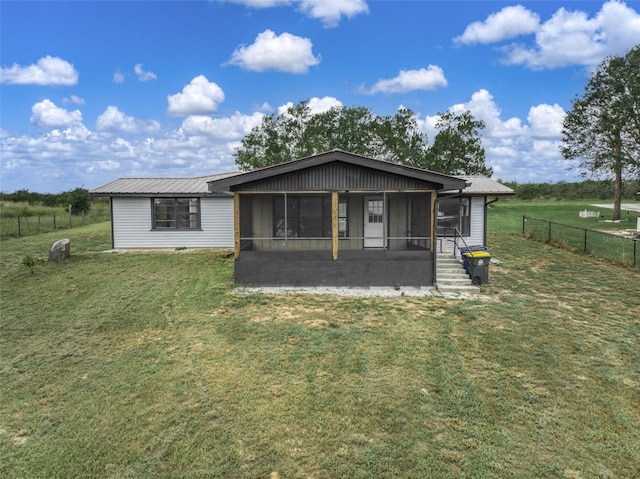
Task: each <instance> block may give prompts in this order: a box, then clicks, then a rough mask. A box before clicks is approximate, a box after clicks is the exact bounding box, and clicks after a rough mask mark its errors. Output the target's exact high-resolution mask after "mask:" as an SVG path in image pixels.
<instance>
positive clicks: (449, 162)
mask: <svg viewBox="0 0 640 479" xmlns="http://www.w3.org/2000/svg"><path fill="white" fill-rule="evenodd" d="M438 116H439V118H438V122H437V123H436V128H438V130H439V131H438V133H437V134H436V137H435V138H434V141H433V145H432V146H431V148H429V151H428V152H427V155H426V157H425V160H424V167H425V168H428V169H431V170H434V171H439V172H441V173H447V174H450V175H463V174H466V175H473V174H480V175H485V176H491V175H492V174H493V169H492V168H489V167H487V166H486V163H485V152H484V148H483V146H482V141H481V137H480V132H481V131H482V129H483V128H484V127H485V123H484V122H483V121H482V120H476V119H475V118H474V116H473V115H472V114H471V112H469V111H464V112H462V113H455V112H453V111H451V110H449V111H447V112H446V113H438Z"/></svg>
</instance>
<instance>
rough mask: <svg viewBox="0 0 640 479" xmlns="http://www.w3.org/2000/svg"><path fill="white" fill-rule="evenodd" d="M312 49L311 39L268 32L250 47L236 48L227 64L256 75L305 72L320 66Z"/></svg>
mask: <svg viewBox="0 0 640 479" xmlns="http://www.w3.org/2000/svg"><path fill="white" fill-rule="evenodd" d="M312 49H313V44H312V43H311V40H309V39H308V38H302V37H298V36H295V35H292V34H290V33H286V32H285V33H283V34H281V35H276V34H275V33H274V32H273V31H271V30H265V31H264V32H262V33H259V34H258V36H257V37H256V39H255V41H254V42H253V43H252V44H251V45H249V46H245V45H242V46H239V47H238V48H236V50H235V51H234V52H233V54H232V55H231V59H230V60H229V62H228V64H230V65H235V66H239V67H240V68H244V69H246V70H253V71H257V72H263V71H267V70H274V71H281V72H285V73H295V74H300V73H306V72H307V71H309V67H312V66H315V65H317V64H319V63H320V57H319V56H318V57H316V56H314V55H313V52H312Z"/></svg>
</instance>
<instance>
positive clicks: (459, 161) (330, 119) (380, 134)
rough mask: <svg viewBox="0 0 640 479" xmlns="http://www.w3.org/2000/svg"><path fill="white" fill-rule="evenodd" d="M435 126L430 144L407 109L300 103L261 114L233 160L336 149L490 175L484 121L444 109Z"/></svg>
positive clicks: (245, 162)
mask: <svg viewBox="0 0 640 479" xmlns="http://www.w3.org/2000/svg"><path fill="white" fill-rule="evenodd" d="M438 126H439V127H440V128H441V131H440V132H439V133H438V135H436V139H435V143H434V145H433V146H432V147H431V148H429V147H428V142H427V136H426V135H425V134H424V133H422V132H421V131H420V129H419V126H418V121H417V119H416V115H415V114H414V113H413V112H412V111H411V110H409V109H406V108H400V109H399V110H398V111H397V112H396V113H395V114H394V115H393V116H383V117H378V116H376V115H375V114H374V113H372V112H371V110H369V109H368V108H365V107H358V106H357V107H336V108H331V109H329V110H327V111H325V112H322V113H317V114H312V113H311V110H310V108H309V105H308V102H307V101H303V102H300V103H298V104H297V105H294V106H292V107H290V108H289V109H288V110H287V111H286V112H285V113H283V114H280V115H270V116H266V117H264V118H263V120H262V124H261V125H260V126H258V127H255V128H253V130H251V132H250V133H249V134H248V135H247V136H245V137H244V138H243V139H242V142H241V145H240V147H239V148H238V149H237V150H236V153H235V156H236V163H237V164H238V166H239V167H240V169H242V170H252V169H255V168H263V167H265V166H271V165H275V164H278V163H282V162H285V161H291V160H295V159H297V158H303V157H305V156H310V155H313V154H317V153H321V152H324V151H330V150H333V149H336V148H337V149H341V150H344V151H349V152H352V153H356V154H359V155H363V156H369V157H372V158H378V159H381V160H385V161H389V162H393V163H401V164H405V165H409V166H415V167H419V168H427V169H433V170H435V171H439V172H441V173H448V174H473V173H483V174H487V175H491V169H490V168H487V167H486V165H485V163H484V149H483V148H482V146H481V143H480V130H481V129H482V128H483V127H484V123H483V122H481V121H478V120H475V118H473V116H472V115H471V113H469V112H464V113H462V114H454V113H445V114H442V115H441V120H440V122H439V123H438Z"/></svg>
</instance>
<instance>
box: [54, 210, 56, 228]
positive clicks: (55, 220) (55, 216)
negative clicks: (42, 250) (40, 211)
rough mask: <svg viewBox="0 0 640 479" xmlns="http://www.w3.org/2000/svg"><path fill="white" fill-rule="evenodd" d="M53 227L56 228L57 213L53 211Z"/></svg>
mask: <svg viewBox="0 0 640 479" xmlns="http://www.w3.org/2000/svg"><path fill="white" fill-rule="evenodd" d="M53 229H56V214H55V213H53Z"/></svg>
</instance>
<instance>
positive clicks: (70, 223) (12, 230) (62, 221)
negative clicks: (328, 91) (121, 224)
mask: <svg viewBox="0 0 640 479" xmlns="http://www.w3.org/2000/svg"><path fill="white" fill-rule="evenodd" d="M109 219H110V213H109V211H108V210H106V211H105V210H101V211H98V212H93V211H91V212H89V213H82V214H80V215H70V214H63V213H51V214H42V215H18V216H14V217H3V218H0V236H1V237H2V238H10V237H18V236H31V235H37V234H40V233H46V232H49V231H55V230H57V229H66V228H74V227H78V226H84V225H89V224H92V223H98V222H100V221H108V220H109Z"/></svg>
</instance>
